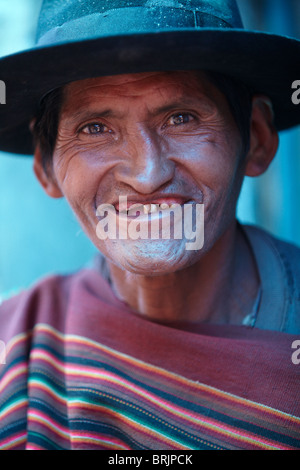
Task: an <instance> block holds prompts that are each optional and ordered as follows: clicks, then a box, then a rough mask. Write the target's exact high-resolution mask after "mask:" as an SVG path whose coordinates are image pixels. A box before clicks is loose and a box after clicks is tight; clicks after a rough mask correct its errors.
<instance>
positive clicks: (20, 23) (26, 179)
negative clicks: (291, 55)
mask: <svg viewBox="0 0 300 470" xmlns="http://www.w3.org/2000/svg"><path fill="white" fill-rule="evenodd" d="M238 3H239V5H240V8H241V13H242V16H243V19H244V24H245V26H247V27H250V28H255V29H259V30H265V31H270V32H277V33H280V34H286V35H290V36H294V37H295V36H297V37H298V38H300V1H299V0H240V1H239V2H238ZM39 7H40V0H0V55H1V56H3V55H7V54H10V53H12V52H15V51H17V50H20V49H25V48H27V47H30V46H31V45H32V44H33V41H34V33H35V24H36V20H37V16H38V12H39ZM277 53H278V55H279V56H280V51H277ZM295 60H296V58H295ZM297 60H299V58H297ZM0 79H1V70H0ZM299 79H300V77H295V80H299ZM7 99H9V96H8V97H7ZM299 113H300V106H299ZM299 216H300V129H299V128H297V129H294V130H291V131H288V132H284V133H282V134H281V144H280V149H279V152H278V155H277V157H276V160H275V161H274V163H273V164H272V165H271V167H270V169H269V170H268V172H267V173H266V174H265V175H263V176H262V177H260V178H256V179H252V178H246V180H245V184H244V187H243V190H242V194H241V198H240V203H239V207H238V217H239V219H240V220H241V221H242V222H245V223H255V224H258V225H260V226H261V227H263V228H265V229H267V230H269V231H270V232H272V233H273V234H274V235H277V236H279V237H281V238H283V239H285V240H288V241H292V242H294V243H295V244H297V245H299V246H300V217H299ZM94 253H95V249H94V247H93V246H92V244H91V243H90V242H89V240H88V239H87V238H86V236H85V234H84V233H83V231H82V229H81V228H80V226H79V224H78V223H77V221H76V219H75V217H74V216H73V214H72V212H71V211H70V209H69V208H68V206H67V204H66V202H65V201H64V200H53V199H50V198H48V197H47V196H46V195H45V194H44V192H43V190H42V189H41V188H40V186H39V185H38V183H37V181H36V180H35V177H34V175H33V172H32V159H31V158H24V157H21V156H16V155H14V156H12V155H7V154H4V153H1V152H0V296H2V297H4V296H6V295H7V294H8V293H9V294H11V293H12V292H14V291H17V290H19V289H20V288H23V287H28V286H29V285H31V284H32V283H33V282H35V281H36V280H37V279H38V278H40V277H41V276H44V275H46V274H48V273H54V272H56V273H57V272H59V273H66V272H70V271H73V270H75V269H78V268H79V267H81V266H83V265H85V264H86V263H88V262H89V260H90V259H91V258H92V256H93V254H94Z"/></svg>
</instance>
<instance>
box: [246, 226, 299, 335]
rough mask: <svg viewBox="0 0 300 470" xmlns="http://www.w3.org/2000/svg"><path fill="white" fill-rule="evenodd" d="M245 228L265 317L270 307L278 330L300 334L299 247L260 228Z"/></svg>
mask: <svg viewBox="0 0 300 470" xmlns="http://www.w3.org/2000/svg"><path fill="white" fill-rule="evenodd" d="M243 229H244V231H245V233H246V236H247V238H248V240H249V242H250V244H251V247H252V250H253V253H254V256H255V258H256V263H257V267H258V271H259V275H260V279H261V284H262V289H263V298H264V300H265V302H264V306H265V310H264V316H265V318H267V317H268V312H267V310H269V311H270V312H272V316H273V319H274V323H276V321H275V318H277V327H278V329H279V331H283V332H287V333H293V334H300V248H299V247H297V246H296V245H294V244H292V243H288V242H286V241H283V240H280V239H278V238H276V237H274V236H273V235H271V234H270V233H268V232H267V231H265V230H262V229H260V228H258V227H255V226H243ZM270 315H271V313H270Z"/></svg>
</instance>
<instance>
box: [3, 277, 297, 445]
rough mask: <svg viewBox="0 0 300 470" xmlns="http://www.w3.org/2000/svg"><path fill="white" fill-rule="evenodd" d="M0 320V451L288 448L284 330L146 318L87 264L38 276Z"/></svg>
mask: <svg viewBox="0 0 300 470" xmlns="http://www.w3.org/2000/svg"><path fill="white" fill-rule="evenodd" d="M0 321H1V323H0V324H1V332H0V337H1V339H2V341H3V342H4V344H5V346H6V360H5V364H2V365H0V373H1V381H0V449H2V450H5V449H11V450H17V449H46V450H57V449H98V450H104V449H105V450H112V449H118V450H147V449H155V450H162V449H164V450H181V449H185V450H186V449H197V450H199V449H218V450H222V449H299V448H300V399H299V383H300V382H299V380H300V365H297V364H295V363H294V362H295V361H294V362H293V361H292V354H293V349H292V348H291V345H292V343H293V342H294V341H295V340H296V339H297V338H296V337H294V336H292V335H290V334H285V333H274V332H270V331H262V330H258V329H255V328H249V327H242V326H236V327H225V326H209V325H199V326H198V327H197V328H196V327H193V328H189V327H188V326H186V327H185V326H184V325H182V326H181V328H178V327H175V326H174V325H172V326H170V325H162V324H157V323H154V322H151V321H149V320H147V319H145V318H142V317H140V316H139V315H136V314H134V313H133V312H131V311H130V310H129V309H128V307H127V306H126V305H125V304H124V303H122V302H121V301H119V300H118V299H116V297H115V296H114V294H113V292H112V290H111V289H110V286H109V285H108V284H107V283H106V281H104V280H103V279H102V278H101V277H100V276H99V274H97V273H96V272H94V271H92V270H85V271H81V272H79V273H77V274H75V275H72V276H66V277H61V276H55V277H50V278H47V279H45V280H43V281H42V282H40V283H39V284H38V285H37V286H36V287H35V288H33V289H31V290H30V291H28V292H24V293H23V294H20V295H18V296H16V297H14V298H13V299H10V300H8V301H6V302H4V303H3V304H2V306H1V307H0ZM298 339H299V338H298ZM3 362H4V361H3Z"/></svg>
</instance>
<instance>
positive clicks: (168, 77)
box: [65, 71, 208, 96]
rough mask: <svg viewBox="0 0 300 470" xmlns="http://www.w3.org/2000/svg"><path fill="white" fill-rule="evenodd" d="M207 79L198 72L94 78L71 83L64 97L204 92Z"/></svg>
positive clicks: (151, 73)
mask: <svg viewBox="0 0 300 470" xmlns="http://www.w3.org/2000/svg"><path fill="white" fill-rule="evenodd" d="M207 85H208V79H207V76H206V74H205V73H204V72H200V71H199V72H198V71H174V72H173V71H171V72H145V73H135V74H123V75H114V76H108V77H95V78H89V79H86V80H80V81H76V82H71V83H69V84H68V85H66V87H65V96H69V95H70V94H72V95H74V94H80V93H85V92H89V91H91V92H93V91H94V90H97V91H98V90H99V91H102V92H103V93H109V92H111V93H116V92H120V93H121V92H122V91H124V92H125V91H126V90H129V91H130V93H136V94H137V95H138V94H143V93H144V92H145V89H146V88H151V89H152V88H154V89H155V88H159V87H162V88H164V87H177V88H178V89H179V88H182V89H191V90H192V89H195V91H201V90H202V91H205V90H206V89H207Z"/></svg>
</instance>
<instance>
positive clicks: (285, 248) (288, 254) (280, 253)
mask: <svg viewBox="0 0 300 470" xmlns="http://www.w3.org/2000/svg"><path fill="white" fill-rule="evenodd" d="M243 228H244V230H245V231H246V233H247V235H248V237H250V238H251V241H252V244H253V245H255V247H256V248H257V250H258V251H260V255H261V256H264V255H265V256H266V255H267V254H266V253H265V252H264V251H263V249H264V248H265V247H266V246H267V247H268V248H269V250H270V251H272V252H273V255H274V256H277V257H278V258H279V259H280V261H281V262H282V263H283V264H285V263H287V266H286V267H287V268H289V269H292V272H293V275H295V276H297V277H298V278H299V279H300V247H298V246H296V245H295V244H293V243H289V242H286V241H284V240H280V239H279V238H277V237H274V236H273V235H271V234H270V233H269V232H267V231H266V230H263V229H261V228H259V227H256V226H249V225H246V226H243ZM286 274H288V272H287V273H286Z"/></svg>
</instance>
